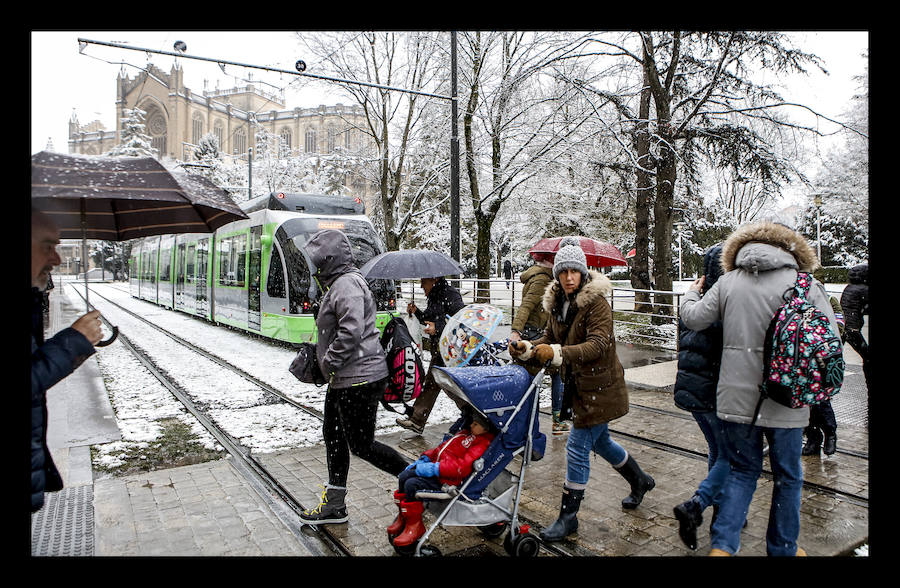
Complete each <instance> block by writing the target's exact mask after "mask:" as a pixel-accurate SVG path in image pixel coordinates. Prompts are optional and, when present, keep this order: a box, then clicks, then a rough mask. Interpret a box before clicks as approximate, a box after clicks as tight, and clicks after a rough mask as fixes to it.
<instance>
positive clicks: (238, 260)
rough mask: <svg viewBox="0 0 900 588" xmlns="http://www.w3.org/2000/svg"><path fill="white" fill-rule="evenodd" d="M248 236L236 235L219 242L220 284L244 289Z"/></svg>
mask: <svg viewBox="0 0 900 588" xmlns="http://www.w3.org/2000/svg"><path fill="white" fill-rule="evenodd" d="M246 249H247V235H235V236H233V237H227V238H225V239H222V240H221V241H219V283H220V284H221V285H223V286H236V287H239V288H240V287H243V286H244V283H245V280H244V273H245V268H246V264H247V252H246Z"/></svg>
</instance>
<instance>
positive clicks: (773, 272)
mask: <svg viewBox="0 0 900 588" xmlns="http://www.w3.org/2000/svg"><path fill="white" fill-rule="evenodd" d="M817 266H818V259H817V257H816V253H815V250H814V249H813V248H812V247H810V245H809V243H807V242H806V240H805V239H804V238H803V237H802V236H801V235H799V234H798V233H796V232H794V231H792V230H791V229H790V228H788V227H785V226H784V225H780V224H776V223H770V222H762V223H756V224H752V225H747V226H745V227H742V228H740V229H738V230H737V231H735V232H734V233H732V235H731V236H730V237H728V239H727V240H726V241H725V244H724V246H723V249H722V269H723V270H724V272H725V273H724V275H722V277H721V278H719V280H718V281H717V282H716V284H715V285H714V286H713V287H712V288H711V289H710V290H709V291H708V292H707V293H706V294H704V296H703V298H700V294H699V293H698V292H697V291H695V290H688V291H687V292H686V293H685V295H684V297H683V299H682V302H681V318H682V320H683V321H684V324H685V325H686V326H687V327H688V328H689V329H693V330H703V329H705V328H707V327H709V326H710V325H711V324H712V323H714V322H715V321H719V320H721V321H722V324H723V350H722V366H721V368H720V370H719V383H718V386H717V389H716V414H717V415H718V416H719V418H720V419H722V420H725V421H730V422H736V423H745V424H749V423H750V422H751V421H752V420H753V413H754V409H755V408H756V404H757V402H758V401H759V385H760V384H761V383H762V373H763V341H764V339H765V333H766V329H767V328H768V326H769V322H770V321H771V320H772V316H773V315H774V314H775V311H776V310H777V309H778V308H779V307H780V306H781V305H782V304H784V301H785V300H784V298H782V296H783V295H784V294H785V293H786V292H788V291H789V290H790V289H791V288H792V287H793V286H794V284H795V282H796V279H797V272H798V271H804V272H809V273H812V271H813V270H814V269H816V267H817ZM808 298H809V300H810V302H811V303H813V304H814V305H815V306H816V307H817V308H818V309H819V310H821V311H822V312H823V313H825V315H826V316H827V317H828V319H829V321H830V323H831V325H832V328H833V329H834V330H835V332H838V327H837V322H836V321H835V318H834V312H833V311H832V310H831V305H830V304H829V302H828V295H827V294H826V292H825V287H824V286H823V285H822V284H821V283H820V282H818V281H815V280H814V281H813V285H812V287H811V288H810V290H809V296H808ZM808 422H809V408H808V407H801V408H788V407H786V406H783V405H781V404H779V403H777V402H775V401H774V400H771V399H766V400H765V401H764V402H763V404H762V407H761V408H760V413H759V419H758V421H757V426H759V427H771V428H802V427H805V426H806V425H807V423H808Z"/></svg>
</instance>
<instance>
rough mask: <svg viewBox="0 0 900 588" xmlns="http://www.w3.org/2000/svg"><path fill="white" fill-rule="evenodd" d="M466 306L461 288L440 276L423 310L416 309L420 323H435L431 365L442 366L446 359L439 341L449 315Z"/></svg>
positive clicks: (432, 337) (429, 293) (432, 336)
mask: <svg viewBox="0 0 900 588" xmlns="http://www.w3.org/2000/svg"><path fill="white" fill-rule="evenodd" d="M463 306H465V303H464V302H463V299H462V295H461V294H460V293H459V290H457V289H456V288H454V287H453V286H451V285H450V282H448V281H447V280H445V279H444V278H439V279H438V280H437V282H435V283H434V286H432V288H431V291H430V292H428V305H427V306H426V307H425V310H424V311H423V310H422V309H421V308H417V309H416V318H417V319H418V320H419V322H420V323H423V324H424V323H425V321H429V322H433V323H434V334H433V335H431V365H432V366H442V365H444V360H443V358H442V357H441V353H440V351H439V349H440V347H438V341H439V340H440V338H441V333H442V332H443V331H444V327H445V326H446V325H447V317H448V316H453V315H454V314H456V313H457V312H459V309H461V308H462V307H463Z"/></svg>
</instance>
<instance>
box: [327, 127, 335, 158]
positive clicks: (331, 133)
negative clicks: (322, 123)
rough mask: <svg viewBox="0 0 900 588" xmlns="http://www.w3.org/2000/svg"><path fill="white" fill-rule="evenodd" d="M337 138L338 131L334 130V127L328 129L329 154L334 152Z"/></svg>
mask: <svg viewBox="0 0 900 588" xmlns="http://www.w3.org/2000/svg"><path fill="white" fill-rule="evenodd" d="M336 137H337V131H335V130H334V127H328V153H333V152H334V146H335V138H336Z"/></svg>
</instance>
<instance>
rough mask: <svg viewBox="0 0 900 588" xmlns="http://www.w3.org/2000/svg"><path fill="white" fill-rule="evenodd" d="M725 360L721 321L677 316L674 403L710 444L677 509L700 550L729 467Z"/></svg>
mask: <svg viewBox="0 0 900 588" xmlns="http://www.w3.org/2000/svg"><path fill="white" fill-rule="evenodd" d="M721 257H722V244H721V243H719V244H717V245H713V246H712V247H710V248H709V249H708V250H707V251H706V253H705V254H704V256H703V269H704V276H705V277H706V279H705V280H704V282H703V289H702V291H701V296H702V295H703V294H705V293H706V292H707V291H709V289H710V288H712V287H713V285H714V284H715V283H716V280H718V279H719V276H721V275H722V265H721ZM721 363H722V321H716V322H714V323H713V324H711V325H710V326H709V327H707V328H706V329H703V330H702V331H692V330H691V329H688V328H687V327H686V326H685V325H684V322H683V321H681V320H679V321H678V374H677V375H676V376H675V395H674V400H675V405H676V406H678V408H681V409H683V410H687V411H689V412H690V413H691V416H693V417H694V420H695V421H697V425H698V426H699V427H700V431H701V432H702V433H703V437H704V438H705V439H706V445H707V475H706V478H704V480H703V481H702V482H700V485H699V486H698V487H697V489H696V490H695V491H694V494H693V496H691V499H690V500H688V501H686V502H683V503H681V504H679V505H678V506H676V507H675V508H674V511H675V518H676V519H678V535H679V536H680V537H681V540H682V541H683V542H684V544H685V545H687V546H688V547H689V548H690V549H697V527H699V526H700V524H701V523H702V522H703V511H704V510H705V509H706V508H707V507H708V506H712V507H713V509H714V510H713V519H715V516H716V510H718V501H719V493H720V492H721V490H722V486H723V485H724V483H725V478H726V477H727V476H728V472H729V470H730V469H731V466H730V465H729V462H728V454H727V446H726V444H725V436H724V435H725V432H724V428H723V426H722V422H721V421H720V420H719V418H718V417H717V416H716V386H717V384H718V382H719V366H720V365H721Z"/></svg>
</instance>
